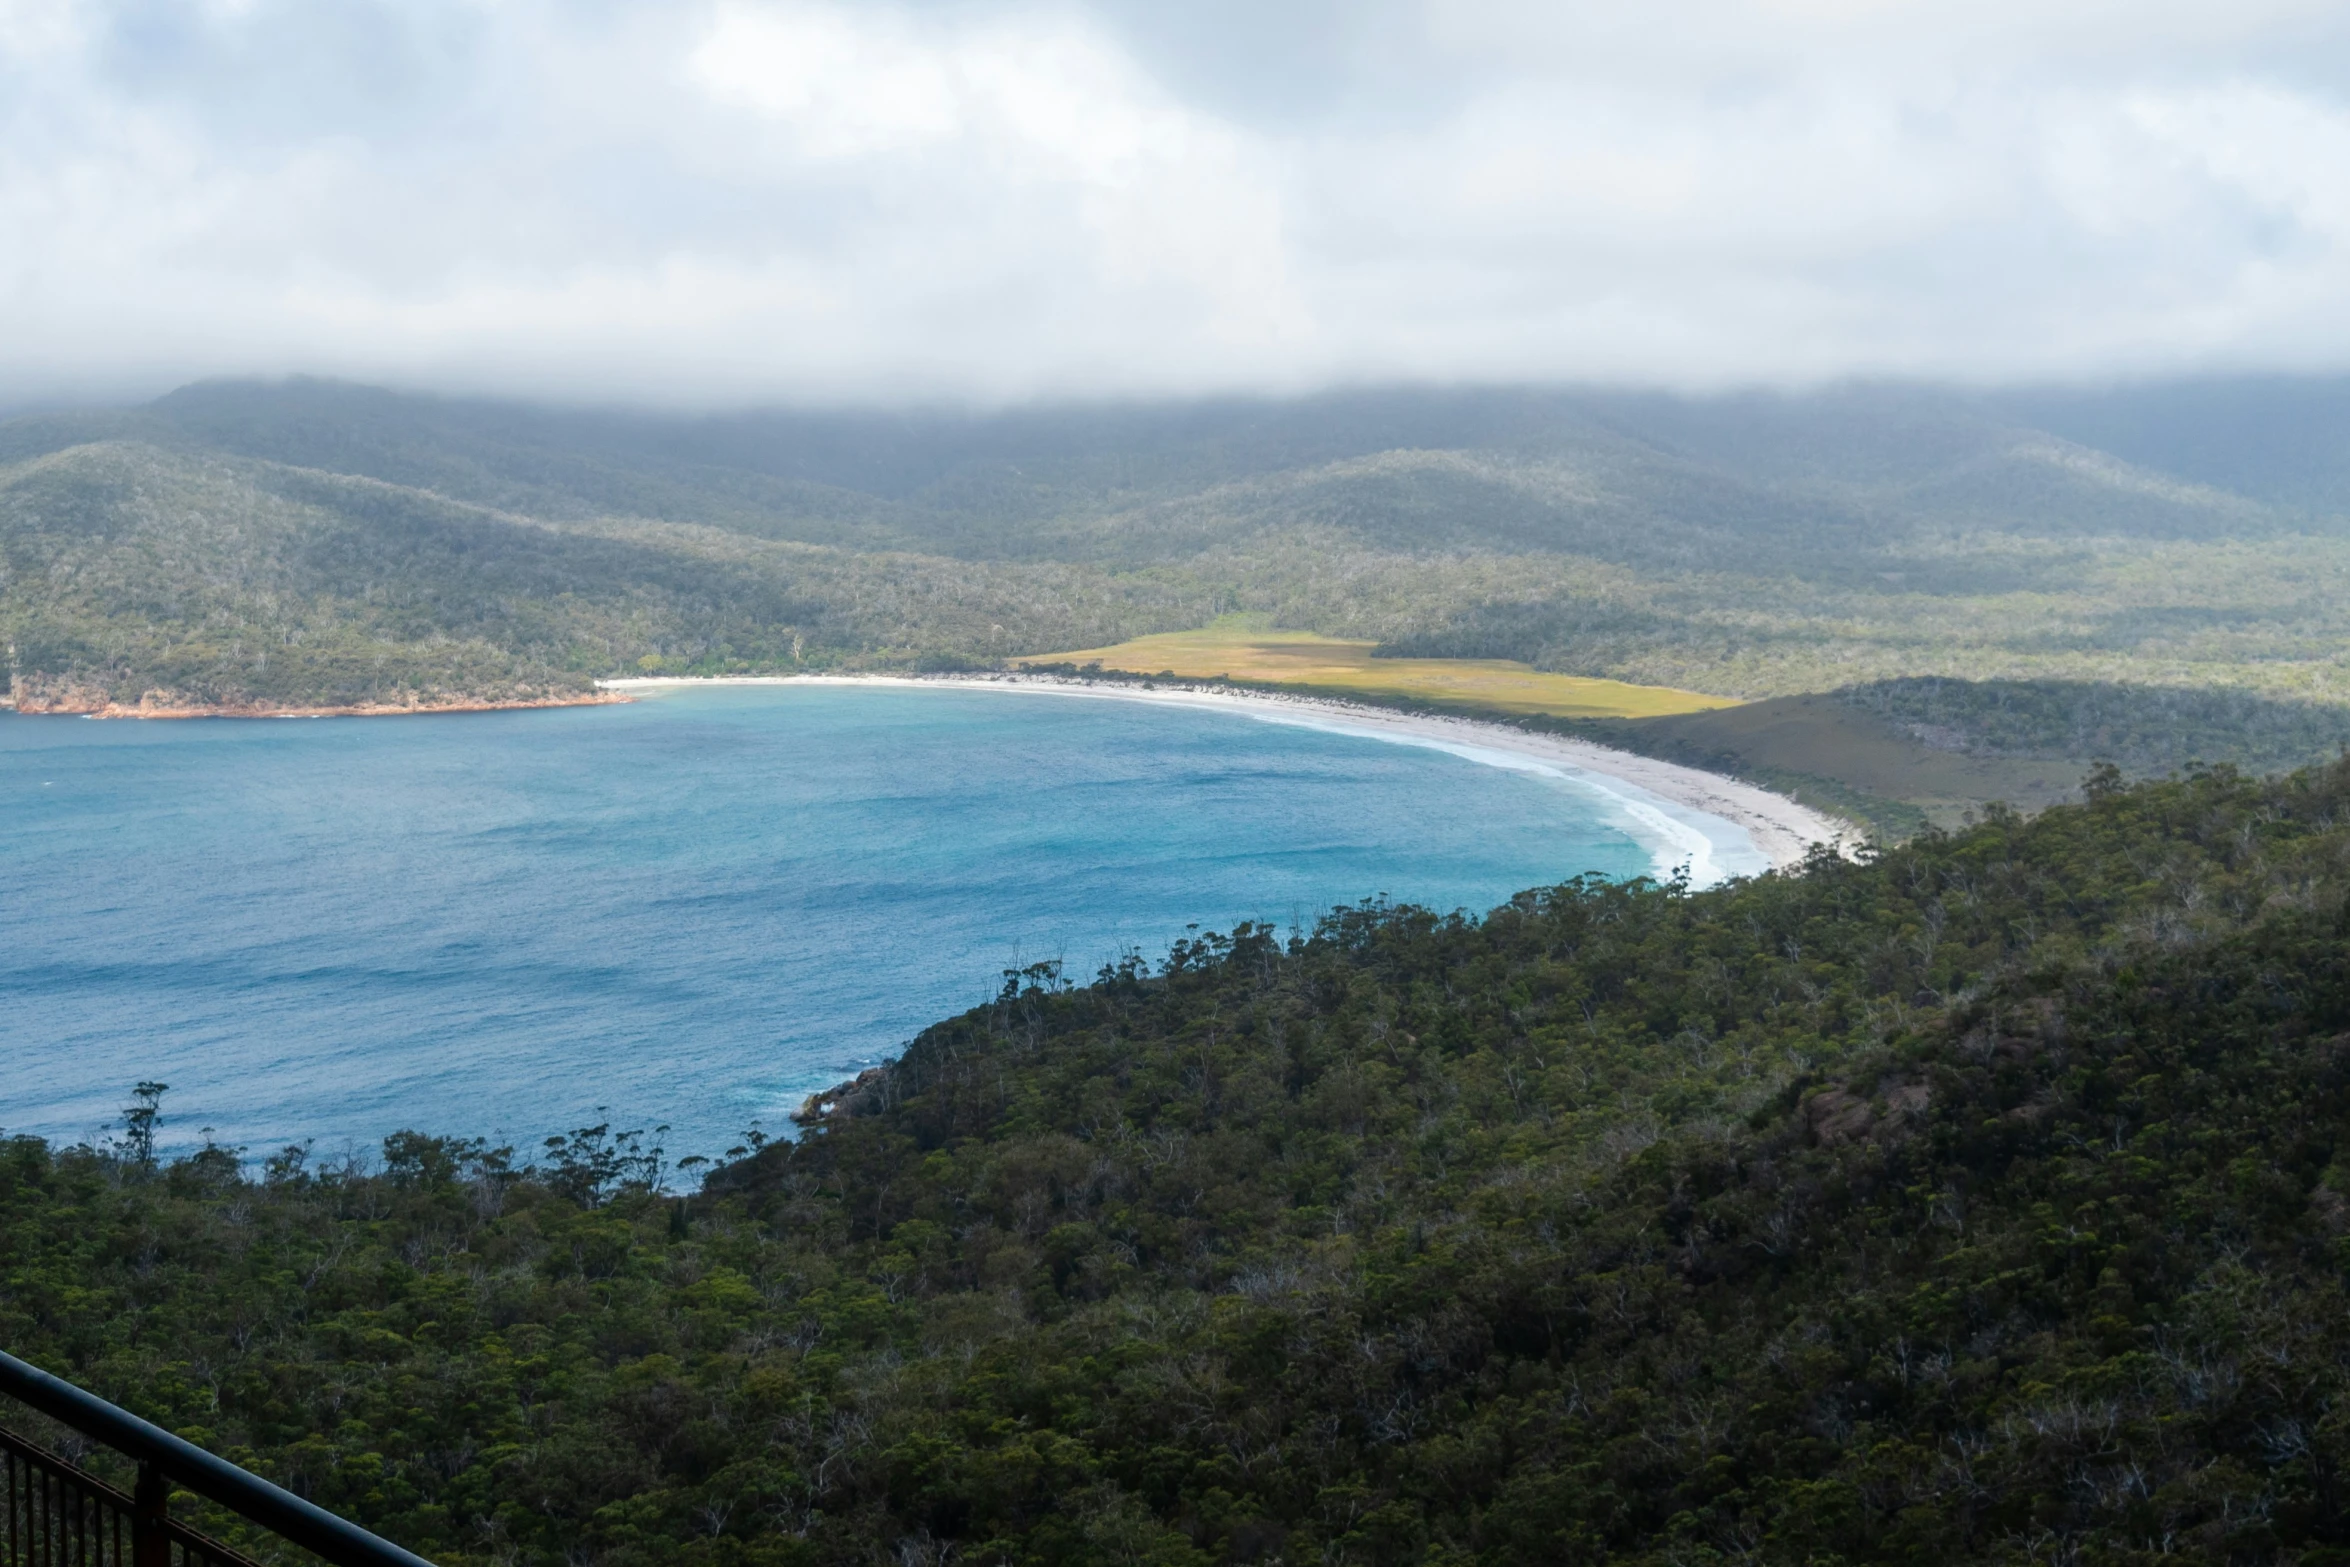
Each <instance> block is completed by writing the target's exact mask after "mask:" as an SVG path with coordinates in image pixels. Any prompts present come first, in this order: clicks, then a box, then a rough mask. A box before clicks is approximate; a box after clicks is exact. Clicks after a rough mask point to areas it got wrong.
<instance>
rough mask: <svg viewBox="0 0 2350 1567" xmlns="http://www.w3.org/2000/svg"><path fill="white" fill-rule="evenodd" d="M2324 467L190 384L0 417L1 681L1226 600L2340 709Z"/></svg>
mask: <svg viewBox="0 0 2350 1567" xmlns="http://www.w3.org/2000/svg"><path fill="white" fill-rule="evenodd" d="M2100 442H2104V443H2106V444H2099V443H2100ZM2345 453H2350V382H2338V381H2309V382H2284V381H2275V382H2261V383H2257V384H2253V383H2244V384H2229V385H2215V386H2212V387H2196V386H2179V387H2154V388H2141V389H2123V390H2116V391H2109V392H2104V393H2041V392H2034V393H2001V394H1993V393H1966V392H1958V391H1947V390H1936V389H1931V388H1922V387H1899V386H1855V387H1845V388H1838V389H1833V390H1829V391H1823V392H1818V393H1811V394H1803V395H1794V394H1775V393H1745V394H1739V395H1734V396H1722V397H1713V398H1694V399H1693V398H1675V397H1669V396H1664V395H1661V394H1649V393H1627V392H1610V391H1600V390H1575V389H1554V390H1527V389H1517V390H1509V389H1461V390H1396V389H1389V390H1362V391H1341V392H1331V393H1325V394H1322V395H1319V396H1314V397H1307V398H1299V399H1290V400H1247V399H1225V400H1219V401H1202V402H1194V403H1184V404H1158V405H1151V404H1130V405H1109V406H1098V407H1072V408H1053V407H1033V408H1022V409H1014V410H1009V411H1000V412H969V411H957V410H951V409H916V410H908V411H898V412H870V411H867V412H860V411H843V410H829V411H827V410H799V411H793V410H776V411H764V412H742V413H727V414H710V415H685V414H663V413H645V412H628V411H619V410H577V409H554V408H538V407H529V406H525V405H520V404H513V403H499V402H491V401H481V400H467V399H454V398H440V397H430V396H422V395H416V394H408V393H400V392H393V391H387V390H383V389H380V388H373V387H365V386H356V385H350V384H346V383H339V382H332V381H318V380H294V381H282V382H233V381H232V382H211V383H203V384H199V385H195V386H190V387H186V388H183V389H181V390H179V391H177V392H174V393H172V394H170V395H169V396H166V397H163V398H160V399H158V400H156V401H155V402H153V403H150V404H147V405H145V406H143V407H139V408H132V409H114V410H98V411H92V412H84V413H46V414H37V415H30V416H26V417H22V418H18V419H15V420H10V421H7V422H5V423H0V571H4V572H5V576H4V578H0V628H4V629H5V632H6V636H7V642H8V645H9V647H10V649H11V651H10V653H9V667H10V673H11V678H12V686H13V689H14V691H15V693H16V697H17V700H18V702H19V704H20V705H21V706H25V707H27V708H32V707H39V706H42V705H44V704H46V705H53V706H54V705H65V706H74V705H88V704H89V703H91V702H115V703H135V702H138V701H140V700H149V701H164V700H167V701H172V702H179V703H183V704H186V705H196V706H204V705H246V706H260V707H268V706H270V705H273V704H276V705H285V704H295V705H369V704H387V705H394V706H399V705H407V704H414V703H423V704H425V705H432V704H434V703H441V702H450V701H457V702H470V701H478V700H525V699H528V700H540V699H550V698H552V697H557V696H560V695H562V694H563V693H566V692H570V693H578V692H581V691H584V690H586V689H587V688H588V686H589V684H590V683H591V682H592V680H593V679H594V678H595V677H597V676H599V675H608V674H613V673H617V672H628V671H640V670H645V669H660V670H664V671H670V672H683V671H698V672H710V673H715V672H720V671H725V670H748V669H808V668H837V667H877V668H880V667H886V668H906V667H957V666H962V665H968V664H974V663H976V664H988V663H992V662H994V661H996V660H999V659H1002V658H1005V657H1007V656H1011V655H1015V654H1021V653H1033V652H1038V651H1044V650H1050V649H1053V648H1057V647H1079V646H1096V645H1104V644H1108V643H1111V642H1115V641H1118V640H1121V639H1123V638H1127V637H1131V636H1135V635H1139V634H1144V633H1148V632H1153V631H1165V630H1177V629H1183V628H1186V627H1189V626H1196V625H1200V624H1204V623H1205V622H1206V621H1207V620H1209V619H1211V618H1213V617H1214V616H1216V615H1219V614H1224V613H1231V612H1235V611H1246V612H1253V613H1258V614H1265V615H1271V616H1274V617H1276V618H1277V619H1278V620H1279V621H1280V622H1281V623H1283V624H1288V625H1295V626H1299V627H1301V628H1305V629H1312V630H1317V631H1324V632H1328V633H1331V634H1336V635H1349V636H1358V637H1366V636H1367V637H1371V638H1374V639H1378V640H1380V641H1381V642H1382V643H1384V644H1385V645H1386V647H1387V649H1388V650H1389V651H1391V652H1394V653H1398V654H1411V653H1441V654H1447V655H1455V654H1457V655H1465V656H1477V657H1504V658H1515V659H1520V660H1524V661H1526V662H1529V663H1533V664H1535V665H1537V666H1539V667H1542V668H1546V669H1555V670H1560V671H1563V672H1566V673H1573V674H1587V675H1600V676H1608V677H1611V678H1618V679H1628V680H1634V681H1646V682H1650V683H1657V684H1669V685H1677V686H1683V687H1688V688H1691V689H1698V690H1706V691H1712V692H1716V693H1720V694H1723V695H1734V696H1745V697H1759V696H1771V695H1793V694H1796V693H1800V692H1806V691H1818V690H1826V689H1831V688H1835V687H1840V686H1844V685H1850V684H1856V683H1864V682H1867V681H1872V680H1879V681H1881V680H1887V679H1903V678H1912V677H1942V678H1952V677H1955V678H1968V679H1980V678H1985V677H1998V678H2005V679H2010V680H2018V679H2021V680H2033V679H2049V680H2058V681H2072V682H2080V681H2103V680H2117V679H2118V680H2127V681H2134V682H2138V683H2142V684H2149V685H2156V686H2224V687H2232V688H2236V689H2240V690H2243V691H2247V692H2252V693H2264V694H2266V695H2268V696H2273V697H2281V698H2287V699H2290V700H2294V701H2300V702H2309V701H2314V702H2318V703H2320V704H2327V703H2335V702H2341V701H2345V700H2350V679H2346V678H2345V675H2344V666H2343V660H2342V657H2341V651H2342V649H2343V648H2344V647H2346V646H2350V610H2346V609H2344V608H2343V607H2342V606H2343V605H2344V604H2345V602H2350V594H2345V593H2344V592H2342V591H2341V590H2342V589H2343V588H2344V587H2345V586H2350V457H2346V456H2345V455H2344V454H2345Z"/></svg>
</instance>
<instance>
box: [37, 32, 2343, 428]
mask: <svg viewBox="0 0 2350 1567" xmlns="http://www.w3.org/2000/svg"><path fill="white" fill-rule="evenodd" d="M2247 368H2264V369H2272V368H2282V369H2341V368H2350V18H2346V14H2345V11H2344V8H2343V7H2342V6H2340V5H2339V4H2338V3H2336V0H2234V3H2228V4H2218V3H2208V4H2207V3H2201V0H2197V3H2188V0H2039V3H2030V4H2027V3H2023V0H1977V3H1974V4H1971V5H1967V6H1950V5H1942V4H1922V3H1900V0H1660V3H1658V4H1655V5H1648V6H1623V5H1615V4H1607V5H1602V4H1581V3H1573V0H1569V3H1560V0H1550V3H1521V0H1448V3H1441V4H1434V3H1432V4H1426V5H1410V4H1401V3H1384V0H1363V3H1358V4H1339V3H1335V0H1331V3H1325V0H1299V3H1295V4H1289V5H1283V4H1281V3H1280V0H1256V3H1254V4H1243V3H1238V0H1199V3H1197V4H1193V5H1188V6H1180V7H1179V6H1167V5H1164V4H1160V3H1155V0H1153V3H1144V0H1103V3H1099V4H1094V5H1082V4H1065V5H1064V4H1056V5H1039V6H1024V5H984V4H921V5H895V6H893V5H889V4H883V3H878V0H860V3H850V4H839V5H835V4H826V3H821V0H810V3H804V4H802V3H775V4H754V3H727V4H718V5H698V6H697V5H690V4H682V5H681V4H674V3H665V4H636V3H632V0H597V3H576V4H570V5H560V4H554V3H530V0H520V3H506V0H381V3H372V0H88V3H80V0H0V397H8V398H11V399H23V398H33V397H57V396H72V395H90V394H101V395H123V394H129V393H134V392H138V391H143V390H150V389H159V388H161V387H163V386H165V385H168V384H171V383H173V382H176V381H180V380H184V379H188V378H192V377H195V376H199V375H217V374H241V373H281V372H288V371H317V372H326V373H337V374H345V375H354V376H361V377H369V378H379V379H390V380H395V381H400V382H404V383H409V384H421V385H435V386H443V387H450V388H462V389H481V390H496V391H508V392H520V393H528V394H537V395H556V396H564V397H582V398H594V399H599V400H602V399H625V400H632V401H640V400H641V401H681V402H695V403H715V402H727V401H740V400H745V399H772V398H799V399H807V398H816V399H829V398H836V397H851V398H860V399H862V398H874V397H882V398H887V397H897V396H921V397H939V396H947V397H977V398H982V399H995V398H1017V397H1027V396H1035V395H1081V394H1086V393H1093V392H1117V393H1137V392H1139V393H1155V392H1183V391H1198V390H1213V389H1232V388H1263V389H1292V388H1302V387H1307V386H1313V385H1320V384H1326V383H1329V382H1333V381H1349V380H1387V379H1399V378H1409V379H1422V378H1429V379H1440V380H1443V379H1477V380H1485V379H1509V380H1518V379H1537V380H1607V381H1633V382H1646V383H1655V384H1664V385H1674V386H1716V385H1724V384H1733V383H1746V382H1775V383H1791V382H1805V381H1811V380H1817V379H1823V378H1829V377H1836V376H1844V375H1852V374H1863V375H1874V374H1893V375H1905V376H1926V377H1946V378H1956V379H1965V380H1978V381H1979V380H2021V379H2050V378H2056V379H2071V378H2085V377H2097V376H2104V375H2114V374H2159V373H2178V372H2192V371H2201V370H2222V369H2225V370H2235V369H2247Z"/></svg>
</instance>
